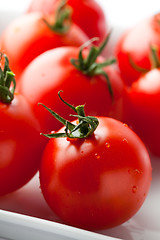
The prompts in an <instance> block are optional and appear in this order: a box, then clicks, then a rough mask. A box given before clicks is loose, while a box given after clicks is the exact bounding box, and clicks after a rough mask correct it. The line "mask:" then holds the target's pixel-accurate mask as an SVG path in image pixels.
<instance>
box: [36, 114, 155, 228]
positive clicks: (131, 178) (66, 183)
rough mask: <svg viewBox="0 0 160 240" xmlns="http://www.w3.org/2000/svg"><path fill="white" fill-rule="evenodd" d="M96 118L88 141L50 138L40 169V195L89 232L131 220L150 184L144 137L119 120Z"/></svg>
mask: <svg viewBox="0 0 160 240" xmlns="http://www.w3.org/2000/svg"><path fill="white" fill-rule="evenodd" d="M98 120H99V125H98V127H97V128H96V130H95V132H94V133H93V135H91V136H90V137H88V138H86V139H76V140H75V141H74V140H72V141H70V140H69V139H66V138H56V139H55V138H54V139H53V138H52V139H50V140H49V142H48V144H47V146H46V148H45V151H44V154H43V157H42V162H41V167H40V184H41V189H42V193H43V195H44V197H45V199H46V201H47V203H48V205H49V206H50V207H51V209H52V210H53V211H54V212H55V213H56V214H57V215H58V216H59V217H60V218H61V219H62V220H63V221H64V222H65V223H67V224H70V225H73V226H76V227H80V228H85V229H90V230H92V229H102V228H110V227H114V226H117V225H119V224H121V223H123V222H125V221H127V220H128V219H129V218H131V217H132V216H133V215H134V214H135V213H136V212H137V211H138V210H139V208H140V207H141V206H142V204H143V202H144V200H145V198H146V196H147V193H148V190H149V187H150V182H151V163H150V158H149V155H148V152H147V150H146V148H145V146H144V144H143V142H142V141H141V140H140V138H139V137H138V136H137V135H136V134H135V133H134V132H133V131H132V130H131V129H129V128H128V127H127V126H126V125H124V124H123V123H121V122H119V121H117V120H115V119H112V118H107V117H98ZM53 127H54V124H53ZM63 130H64V128H63V129H60V130H59V131H58V133H60V132H63Z"/></svg>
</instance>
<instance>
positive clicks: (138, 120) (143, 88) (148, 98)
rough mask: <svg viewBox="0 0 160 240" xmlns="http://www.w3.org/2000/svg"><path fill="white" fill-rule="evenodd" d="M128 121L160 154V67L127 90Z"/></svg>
mask: <svg viewBox="0 0 160 240" xmlns="http://www.w3.org/2000/svg"><path fill="white" fill-rule="evenodd" d="M125 103H126V110H125V112H126V120H125V121H126V122H128V124H129V125H131V126H132V128H133V130H134V131H135V132H136V133H137V134H138V135H139V136H140V137H141V138H142V140H143V141H144V142H145V143H146V145H147V146H148V148H149V149H150V151H151V152H152V153H153V154H156V155H158V156H160V147H159V142H160V141H159V136H160V124H159V123H160V108H159V105H160V69H159V68H158V69H157V68H155V69H153V70H151V71H149V72H148V73H146V74H145V75H143V76H141V77H140V78H139V79H138V80H137V81H135V82H134V83H133V84H132V85H131V87H130V88H128V90H127V99H126V101H125Z"/></svg>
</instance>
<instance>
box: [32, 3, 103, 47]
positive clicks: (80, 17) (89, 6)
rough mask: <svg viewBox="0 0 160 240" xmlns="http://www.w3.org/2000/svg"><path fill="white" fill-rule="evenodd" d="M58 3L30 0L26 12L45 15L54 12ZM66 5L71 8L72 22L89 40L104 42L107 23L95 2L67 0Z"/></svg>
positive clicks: (101, 10)
mask: <svg viewBox="0 0 160 240" xmlns="http://www.w3.org/2000/svg"><path fill="white" fill-rule="evenodd" d="M60 2H61V0H32V1H31V4H30V6H29V8H28V11H27V12H33V11H40V12H43V14H45V15H47V14H50V13H53V12H55V9H56V8H57V5H58V4H59V3H60ZM67 5H69V6H71V8H72V20H73V22H74V23H75V24H77V25H78V26H79V27H80V28H81V29H82V30H83V31H84V32H85V33H86V34H87V36H88V37H89V38H93V37H99V42H101V41H102V40H104V38H105V37H106V35H107V32H108V23H107V19H106V16H105V14H104V12H103V9H102V8H101V6H100V5H99V4H98V2H96V1H95V0H68V1H67ZM86 22H87V24H86ZM99 42H97V44H98V43H99Z"/></svg>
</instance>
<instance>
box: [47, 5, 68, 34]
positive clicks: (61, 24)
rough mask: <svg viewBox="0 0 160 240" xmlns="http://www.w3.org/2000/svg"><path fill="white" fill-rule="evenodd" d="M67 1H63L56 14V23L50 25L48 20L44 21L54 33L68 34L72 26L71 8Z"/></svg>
mask: <svg viewBox="0 0 160 240" xmlns="http://www.w3.org/2000/svg"><path fill="white" fill-rule="evenodd" d="M66 2H67V1H66V0H62V1H61V3H60V5H59V6H58V9H57V11H56V13H55V23H54V24H50V23H49V22H48V21H47V20H46V19H43V20H44V22H45V23H46V24H47V26H48V27H49V28H50V29H51V30H52V31H54V32H56V33H60V34H65V33H66V32H68V30H69V28H70V25H71V13H72V11H71V7H69V6H68V5H67V4H66Z"/></svg>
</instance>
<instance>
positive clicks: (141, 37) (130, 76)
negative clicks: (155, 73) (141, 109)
mask: <svg viewBox="0 0 160 240" xmlns="http://www.w3.org/2000/svg"><path fill="white" fill-rule="evenodd" d="M159 20H160V14H159V13H158V14H156V15H154V16H151V17H150V18H148V19H144V20H143V21H142V22H140V23H138V24H137V25H136V26H134V27H133V28H132V29H130V30H127V31H126V32H125V33H124V34H123V35H122V37H121V38H120V40H119V41H118V43H117V46H116V50H115V54H116V56H117V59H118V64H119V68H120V71H121V74H122V78H123V79H124V81H125V83H126V84H127V85H131V84H132V82H133V81H135V80H137V78H138V77H140V75H141V74H142V73H141V72H140V71H139V70H137V69H136V68H135V67H133V65H132V64H131V60H132V61H133V62H134V63H135V64H136V65H137V66H138V67H141V68H143V69H146V70H150V69H151V61H150V46H151V45H156V46H157V47H158V48H159V54H160V26H159Z"/></svg>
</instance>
